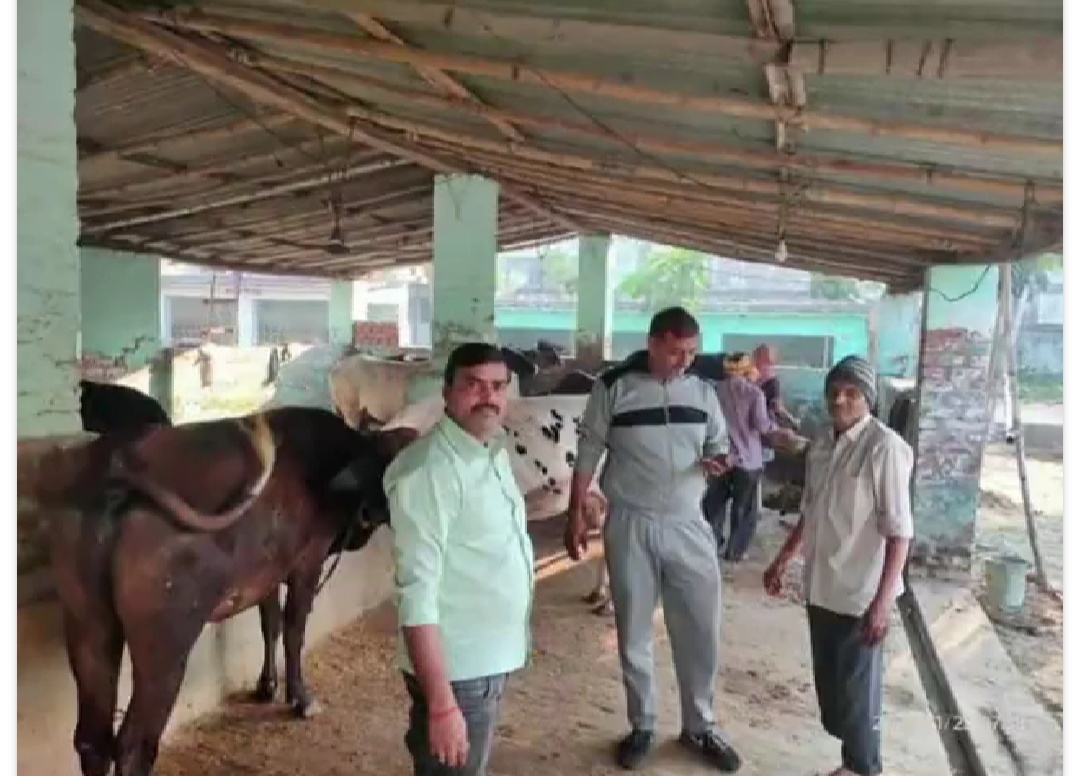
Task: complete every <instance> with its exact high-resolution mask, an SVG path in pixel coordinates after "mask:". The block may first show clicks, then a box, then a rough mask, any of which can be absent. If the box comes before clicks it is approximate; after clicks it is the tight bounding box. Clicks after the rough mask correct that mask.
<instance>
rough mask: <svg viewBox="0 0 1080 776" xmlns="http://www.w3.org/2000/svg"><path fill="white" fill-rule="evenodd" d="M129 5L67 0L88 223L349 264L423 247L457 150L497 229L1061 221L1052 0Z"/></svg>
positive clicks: (204, 255) (879, 240)
mask: <svg viewBox="0 0 1080 776" xmlns="http://www.w3.org/2000/svg"><path fill="white" fill-rule="evenodd" d="M163 5H165V6H169V7H168V8H167V9H166V10H161V8H162V7H163ZM123 6H124V9H123V10H122V9H120V8H118V7H117V5H110V4H107V3H105V2H103V0H77V21H78V25H79V26H78V30H77V38H76V41H77V53H78V60H79V67H80V89H79V93H78V99H77V110H76V113H77V121H78V127H79V136H80V142H81V152H80V170H79V172H80V192H79V204H80V215H81V217H82V221H83V234H82V240H83V242H84V243H86V244H100V245H108V246H112V247H124V248H125V249H127V250H138V251H144V252H147V251H155V252H158V253H161V254H162V255H166V256H171V257H174V258H177V259H183V260H186V261H193V262H199V263H217V264H220V265H223V266H239V267H242V268H245V269H253V270H259V271H278V272H301V273H304V274H314V275H326V276H335V275H341V276H355V275H357V274H360V273H363V272H365V271H368V270H372V269H376V268H381V267H386V266H393V265H398V264H410V263H419V262H423V261H427V260H429V259H430V255H431V227H432V204H431V185H432V178H433V175H434V174H437V173H452V172H472V173H480V174H484V175H487V176H489V177H492V178H494V179H496V180H498V181H499V183H500V192H501V196H500V219H499V232H500V234H499V242H500V246H501V247H503V248H507V247H512V246H514V245H521V244H529V243H535V242H537V241H545V240H551V239H560V238H564V237H566V236H567V235H570V234H573V233H574V232H579V231H612V232H617V233H621V234H625V235H628V236H633V237H639V238H642V239H649V240H653V241H656V242H663V243H669V244H678V245H684V246H687V247H692V248H697V249H699V250H703V251H707V252H710V253H716V254H719V255H726V256H732V257H736V258H740V259H746V260H750V261H761V262H774V261H776V257H777V255H778V252H780V244H781V241H783V246H784V248H785V249H786V261H787V264H788V265H789V266H795V267H800V268H803V269H808V270H815V271H823V272H829V273H833V274H845V275H851V276H855V277H861V278H865V279H874V280H880V281H883V282H889V283H892V284H894V286H897V287H903V286H908V287H910V286H913V285H917V284H918V283H919V282H920V279H921V276H922V273H923V271H924V270H925V268H926V267H927V266H929V265H931V264H940V263H954V262H975V261H987V260H991V261H1001V260H1008V259H1010V258H1015V257H1016V256H1017V255H1018V254H1019V253H1024V252H1034V251H1037V250H1044V249H1046V248H1047V247H1051V246H1054V245H1057V244H1059V243H1060V240H1061V220H1062V210H1061V202H1062V196H1063V194H1062V177H1063V176H1062V52H1061V47H1062V38H1063V36H1062V6H1061V3H1060V2H1050V0H982V1H979V0H936V1H935V0H816V1H815V0H809V1H806V0H804V1H803V2H799V3H797V4H793V3H792V2H790V0H720V2H717V1H716V0H678V1H677V2H665V3H656V2H653V0H621V2H615V0H549V1H548V2H545V3H533V2H526V0H455V1H454V2H452V3H451V2H449V1H448V0H442V1H440V0H260V1H256V0H246V1H245V0H202V1H201V2H199V3H197V4H190V3H183V4H176V3H172V4H170V3H165V4H163V3H161V2H155V3H153V4H151V3H140V2H126V3H124V4H123ZM343 171H344V176H343V175H342V173H343ZM332 202H333V203H337V204H336V206H335V208H331V206H330V205H331V203H332ZM332 212H337V213H338V214H339V215H338V216H337V218H336V222H338V223H340V227H341V228H340V234H341V237H342V238H343V240H342V241H341V242H343V245H339V247H338V248H337V249H336V250H335V249H334V248H333V247H332V246H331V243H332V240H331V231H332V228H333V225H334V223H335V217H334V216H333V215H332ZM335 236H336V235H335Z"/></svg>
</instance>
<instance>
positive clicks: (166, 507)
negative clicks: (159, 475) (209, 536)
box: [117, 413, 276, 532]
mask: <svg viewBox="0 0 1080 776" xmlns="http://www.w3.org/2000/svg"><path fill="white" fill-rule="evenodd" d="M241 428H243V430H244V432H245V433H246V434H247V437H248V441H249V442H250V444H251V448H252V452H254V454H255V457H256V458H257V459H258V461H259V465H260V467H261V469H262V471H261V473H260V475H259V477H258V479H256V480H255V482H254V483H253V484H252V485H251V487H250V488H249V489H248V492H247V494H246V495H245V496H244V497H243V498H241V499H240V500H239V501H238V502H237V503H236V504H234V505H233V506H232V507H231V508H230V509H228V510H227V511H225V512H222V513H221V514H217V515H207V514H204V513H202V512H200V511H199V510H197V509H195V508H194V507H192V506H191V505H190V504H188V503H187V502H186V501H184V500H183V499H182V498H180V497H179V496H177V495H176V494H175V493H173V492H172V491H170V490H168V489H166V488H163V487H162V486H161V485H159V484H158V483H156V482H154V481H153V480H151V479H149V478H147V477H143V476H140V475H138V474H135V473H133V472H131V471H130V470H129V469H127V468H121V469H120V470H119V471H118V472H117V474H119V476H120V477H122V478H123V479H124V481H126V482H127V483H128V484H129V485H130V486H132V487H133V488H134V489H135V490H137V491H139V492H140V493H142V494H143V495H144V496H146V497H147V498H149V499H150V500H151V501H153V502H154V503H155V504H157V506H158V507H159V508H160V509H162V510H163V511H165V512H166V513H168V515H169V516H170V517H171V518H172V519H173V520H175V521H176V522H177V523H179V524H180V525H182V526H184V527H185V528H189V529H191V530H193V531H202V532H214V531H223V530H225V529H226V528H229V527H230V526H231V525H233V523H235V522H236V521H237V520H239V519H240V518H241V517H243V515H244V514H245V513H246V512H247V510H248V509H249V508H250V507H251V505H252V504H253V503H254V502H255V499H257V498H258V497H259V495H260V494H261V493H262V492H263V489H265V488H266V484H267V483H268V482H269V481H270V475H271V474H272V473H273V470H274V461H275V458H276V445H275V443H274V435H273V432H272V431H271V429H270V426H269V424H268V423H267V421H266V416H265V415H264V414H263V413H258V414H256V415H255V417H254V418H253V419H252V422H251V426H250V427H249V426H248V425H247V424H246V423H244V422H242V421H241Z"/></svg>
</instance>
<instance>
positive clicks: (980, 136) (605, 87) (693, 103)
mask: <svg viewBox="0 0 1080 776" xmlns="http://www.w3.org/2000/svg"><path fill="white" fill-rule="evenodd" d="M79 2H80V5H82V4H83V3H90V2H93V3H95V5H96V4H99V0H79ZM144 16H147V17H149V18H153V19H155V20H156V21H159V22H162V23H164V24H169V25H176V26H179V27H182V28H184V29H188V30H194V31H198V32H204V33H217V34H223V35H228V36H229V37H235V38H253V39H256V40H260V39H261V40H270V41H275V42H277V43H281V44H286V45H298V44H299V45H304V46H309V47H314V48H323V49H326V50H328V51H333V52H335V53H337V54H348V55H352V56H366V57H371V58H373V59H377V60H382V61H385V62H396V63H398V64H407V65H424V66H427V67H435V68H439V69H440V70H449V71H453V72H457V73H467V74H470V75H479V76H484V77H487V78H496V79H499V80H503V81H511V82H522V83H529V84H534V85H537V86H542V87H547V88H555V89H564V90H568V91H575V92H581V93H586V94H593V95H596V96H602V97H608V98H612V99H618V100H625V101H629V102H636V103H641V104H645V105H650V106H654V107H673V108H681V109H684V110H698V111H713V112H717V113H722V114H725V115H728V116H732V117H735V118H742V119H751V120H756V121H774V120H776V118H777V117H778V115H777V114H778V110H777V108H776V107H775V106H772V105H765V104H762V103H761V102H759V101H756V100H751V99H745V98H741V97H733V96H728V95H718V94H711V95H687V94H678V93H673V92H669V91H665V90H662V89H656V88H653V87H648V86H642V85H638V84H630V83H624V82H620V81H614V80H610V79H606V78H601V77H599V76H596V75H592V74H586V73H577V72H570V71H562V70H553V69H549V68H538V67H531V66H527V65H523V64H522V63H520V62H507V61H502V60H496V59H487V58H484V57H477V56H469V55H463V54H442V53H435V52H429V51H421V50H419V49H415V48H412V47H408V46H396V45H394V44H392V43H386V42H384V41H378V40H371V39H363V38H359V37H357V36H354V35H342V34H340V33H334V32H321V31H317V30H310V29H307V30H305V29H300V28H299V27H297V26H296V25H291V24H282V23H277V22H259V21H249V20H244V19H237V18H232V17H228V16H223V15H221V14H208V13H206V12H204V11H201V10H175V11H164V12H159V13H147V14H144ZM779 113H780V116H781V117H782V118H785V119H787V120H788V121H789V122H791V123H797V124H800V125H801V126H803V127H805V128H806V129H822V130H832V131H839V132H862V133H867V134H875V135H881V136H886V137H900V138H907V139H911V140H924V141H930V142H935V143H942V144H949V145H959V146H962V147H969V148H996V149H1000V150H1008V151H1015V152H1020V153H1049V154H1061V153H1062V148H1063V141H1062V140H1061V139H1059V138H1036V137H1027V136H1023V135H1014V134H1007V133H1000V132H984V131H981V130H973V129H966V128H962V127H941V126H931V125H925V124H911V123H907V122H901V121H892V120H883V119H872V118H865V117H861V116H843V115H837V114H833V113H820V112H814V111H803V112H800V113H798V114H785V113H784V112H783V111H779Z"/></svg>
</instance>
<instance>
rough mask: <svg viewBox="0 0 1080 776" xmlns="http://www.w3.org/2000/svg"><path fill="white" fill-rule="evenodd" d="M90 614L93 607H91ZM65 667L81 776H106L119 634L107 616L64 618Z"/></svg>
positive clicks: (112, 740)
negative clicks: (73, 699) (74, 702)
mask: <svg viewBox="0 0 1080 776" xmlns="http://www.w3.org/2000/svg"><path fill="white" fill-rule="evenodd" d="M95 609H96V607H95ZM64 638H65V641H66V644H67V655H68V662H69V663H70V664H71V672H72V674H74V676H75V689H76V693H77V695H78V708H79V717H78V721H77V722H76V723H75V741H74V743H75V751H76V752H77V753H78V755H79V765H80V767H81V768H82V772H83V776H107V774H108V773H109V771H111V770H112V766H113V758H114V756H115V753H116V739H115V738H114V736H113V718H114V716H115V715H116V686H117V682H118V680H119V677H120V660H121V658H122V657H123V654H124V634H123V630H122V629H121V627H120V622H119V621H118V620H117V619H116V617H115V615H114V614H113V613H112V612H108V613H106V612H104V611H101V610H97V611H96V612H95V616H92V617H88V616H87V613H86V612H78V613H76V612H72V611H69V610H65V612H64Z"/></svg>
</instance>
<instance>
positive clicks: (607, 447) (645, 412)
mask: <svg viewBox="0 0 1080 776" xmlns="http://www.w3.org/2000/svg"><path fill="white" fill-rule="evenodd" d="M727 446H728V440H727V432H726V427H725V424H724V418H723V415H722V414H721V412H720V404H719V401H718V400H717V398H716V389H715V388H714V387H713V386H712V385H711V384H709V383H708V382H706V381H705V380H703V379H701V378H700V377H698V376H696V375H691V374H683V375H682V376H680V377H676V378H675V379H673V380H670V381H668V382H661V381H660V380H658V379H656V378H655V377H653V376H652V375H651V374H649V371H648V367H647V361H646V358H645V354H644V353H636V354H634V355H633V356H631V357H630V358H628V359H626V361H624V362H623V363H621V364H617V365H616V366H613V367H610V368H609V369H607V370H605V371H604V372H603V373H601V375H600V377H599V378H598V379H597V381H596V384H595V385H594V386H593V390H592V393H591V394H590V395H589V399H588V402H587V403H586V405H585V413H584V415H583V417H582V421H581V433H580V439H579V441H578V456H577V462H576V464H575V467H574V470H575V471H576V472H580V473H592V472H595V471H596V468H597V466H598V465H599V464H600V460H601V458H602V457H603V455H604V452H605V451H606V452H607V461H606V462H605V465H604V471H603V472H602V473H601V475H600V489H601V490H602V491H603V492H604V495H605V496H606V497H607V498H608V500H609V501H610V502H611V505H612V507H614V508H616V509H629V510H634V511H645V512H650V513H654V514H657V515H665V514H671V515H688V514H695V515H699V514H700V513H701V498H702V496H703V495H704V492H705V485H706V477H705V473H704V471H703V469H702V468H701V466H699V465H698V462H699V461H700V460H701V459H702V458H704V457H709V456H714V455H717V454H719V453H723V452H725V451H726V450H727Z"/></svg>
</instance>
